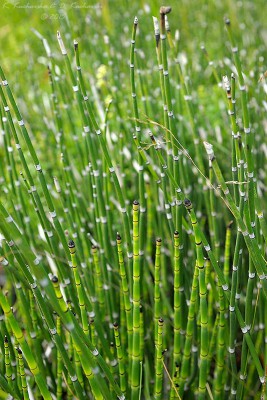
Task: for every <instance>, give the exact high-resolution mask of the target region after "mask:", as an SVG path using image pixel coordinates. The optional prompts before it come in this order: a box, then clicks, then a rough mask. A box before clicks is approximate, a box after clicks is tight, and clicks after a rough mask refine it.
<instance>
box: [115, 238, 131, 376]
mask: <svg viewBox="0 0 267 400" xmlns="http://www.w3.org/2000/svg"><path fill="white" fill-rule="evenodd" d="M117 247H118V259H119V273H120V277H121V287H122V292H123V301H124V309H125V313H126V326H127V341H128V343H127V344H128V364H127V365H128V367H129V373H128V379H130V377H131V375H130V365H131V362H132V352H133V317H132V305H131V302H130V296H129V285H128V281H127V276H126V271H125V266H124V259H123V253H122V244H121V237H120V235H119V234H117Z"/></svg>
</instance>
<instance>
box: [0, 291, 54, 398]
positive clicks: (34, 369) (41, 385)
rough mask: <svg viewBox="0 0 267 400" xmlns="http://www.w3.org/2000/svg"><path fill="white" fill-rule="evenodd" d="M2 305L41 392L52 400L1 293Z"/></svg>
mask: <svg viewBox="0 0 267 400" xmlns="http://www.w3.org/2000/svg"><path fill="white" fill-rule="evenodd" d="M0 304H1V307H2V309H3V311H4V313H5V316H6V318H7V319H8V322H9V323H10V326H11V329H12V332H13V334H14V336H15V337H16V339H17V341H18V342H19V344H20V347H21V348H22V350H23V353H24V356H25V359H26V361H27V364H28V365H29V368H30V370H31V372H32V374H33V375H34V378H35V381H36V383H37V385H38V387H39V388H40V391H41V393H42V395H43V397H44V399H52V397H51V395H50V393H49V391H48V389H47V386H46V383H45V380H44V378H43V376H42V375H41V374H40V370H39V368H38V365H37V364H36V361H35V359H34V356H33V354H32V351H31V349H30V348H29V345H28V343H27V342H26V340H25V338H24V335H23V332H22V330H21V328H20V327H19V324H18V322H17V321H16V319H15V317H14V315H13V313H12V310H11V308H10V305H9V304H8V301H7V298H6V297H5V296H4V294H3V293H2V291H0Z"/></svg>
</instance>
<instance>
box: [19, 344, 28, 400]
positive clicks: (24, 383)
mask: <svg viewBox="0 0 267 400" xmlns="http://www.w3.org/2000/svg"><path fill="white" fill-rule="evenodd" d="M17 352H18V355H19V372H20V377H21V386H22V392H23V399H25V400H29V399H30V397H29V393H28V387H27V379H26V374H25V368H24V362H23V358H22V351H21V349H20V348H17Z"/></svg>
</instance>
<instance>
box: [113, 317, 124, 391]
mask: <svg viewBox="0 0 267 400" xmlns="http://www.w3.org/2000/svg"><path fill="white" fill-rule="evenodd" d="M113 326H114V336H115V343H116V349H117V357H118V364H119V374H120V388H121V391H122V393H124V394H126V389H127V385H126V372H125V360H124V355H123V350H122V348H121V341H120V333H119V325H118V324H117V323H116V322H114V324H113Z"/></svg>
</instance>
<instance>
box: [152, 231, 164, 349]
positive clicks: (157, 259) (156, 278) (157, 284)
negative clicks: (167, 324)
mask: <svg viewBox="0 0 267 400" xmlns="http://www.w3.org/2000/svg"><path fill="white" fill-rule="evenodd" d="M160 258H161V239H160V238H158V239H157V240H156V256H155V275H154V341H155V344H156V345H157V340H158V326H159V324H158V321H159V318H160V315H161V314H162V305H161V298H160V281H161V279H160Z"/></svg>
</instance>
